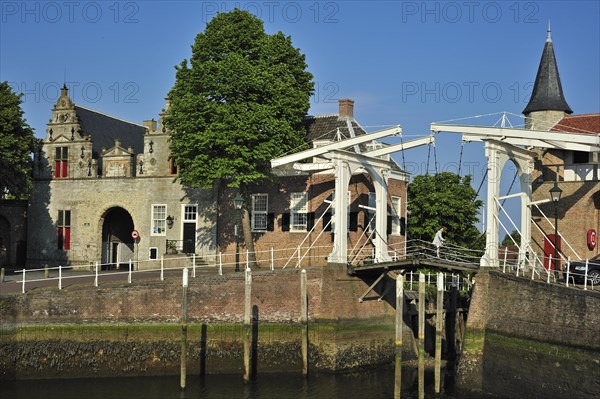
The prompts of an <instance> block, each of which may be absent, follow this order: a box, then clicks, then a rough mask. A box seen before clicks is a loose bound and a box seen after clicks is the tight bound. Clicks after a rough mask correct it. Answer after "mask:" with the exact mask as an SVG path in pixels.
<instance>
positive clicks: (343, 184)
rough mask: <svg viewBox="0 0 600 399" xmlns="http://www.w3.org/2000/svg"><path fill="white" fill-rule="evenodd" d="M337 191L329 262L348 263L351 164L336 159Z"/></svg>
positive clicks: (335, 192) (335, 193)
mask: <svg viewBox="0 0 600 399" xmlns="http://www.w3.org/2000/svg"><path fill="white" fill-rule="evenodd" d="M334 164H335V191H334V195H335V198H334V204H333V223H334V224H333V230H334V231H333V251H332V252H331V254H330V255H329V257H328V259H327V261H328V262H329V263H341V264H346V263H348V217H347V216H346V213H347V209H348V185H349V184H350V165H349V164H348V162H345V161H342V160H340V159H336V160H335V161H334Z"/></svg>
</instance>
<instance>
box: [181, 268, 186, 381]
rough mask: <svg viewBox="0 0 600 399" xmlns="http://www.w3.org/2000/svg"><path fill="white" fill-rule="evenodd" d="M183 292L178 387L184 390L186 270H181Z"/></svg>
mask: <svg viewBox="0 0 600 399" xmlns="http://www.w3.org/2000/svg"><path fill="white" fill-rule="evenodd" d="M182 285H183V290H182V294H181V364H180V378H179V386H180V387H181V389H185V377H186V375H187V319H188V316H187V288H188V269H187V268H185V269H183V284H182Z"/></svg>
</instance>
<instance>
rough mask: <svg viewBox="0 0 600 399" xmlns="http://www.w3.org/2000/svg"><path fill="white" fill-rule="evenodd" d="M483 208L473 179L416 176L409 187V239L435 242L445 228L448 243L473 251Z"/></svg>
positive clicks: (453, 176) (447, 175)
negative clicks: (441, 229) (438, 232)
mask: <svg viewBox="0 0 600 399" xmlns="http://www.w3.org/2000/svg"><path fill="white" fill-rule="evenodd" d="M482 205H483V202H482V201H481V200H478V199H477V192H476V191H475V190H474V189H473V187H471V176H464V177H460V176H458V175H457V174H454V173H449V172H443V173H438V174H435V175H419V176H416V177H415V178H414V179H413V181H412V182H411V183H410V184H409V185H408V210H409V213H410V214H409V217H408V238H409V239H421V240H424V241H431V240H432V239H433V237H434V235H435V233H436V231H437V230H438V229H439V228H440V227H442V226H444V227H445V228H446V231H445V232H444V238H446V239H447V242H448V243H451V244H455V245H460V246H466V247H473V246H474V245H475V242H476V241H477V239H478V238H479V237H480V235H481V233H480V232H479V230H478V229H477V227H476V226H475V224H476V223H477V221H478V215H479V209H480V208H481V206H482Z"/></svg>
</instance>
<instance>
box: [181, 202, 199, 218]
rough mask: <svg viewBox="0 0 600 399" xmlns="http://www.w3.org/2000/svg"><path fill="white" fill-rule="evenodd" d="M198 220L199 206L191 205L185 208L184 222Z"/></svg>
mask: <svg viewBox="0 0 600 399" xmlns="http://www.w3.org/2000/svg"><path fill="white" fill-rule="evenodd" d="M197 218H198V205H196V204H189V205H184V206H183V221H184V222H195V221H196V219H197Z"/></svg>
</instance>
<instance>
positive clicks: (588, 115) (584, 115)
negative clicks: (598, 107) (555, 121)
mask: <svg viewBox="0 0 600 399" xmlns="http://www.w3.org/2000/svg"><path fill="white" fill-rule="evenodd" d="M590 116H600V112H595V113H589V114H577V115H565V116H564V118H565V119H566V118H569V119H573V118H578V117H590Z"/></svg>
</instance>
